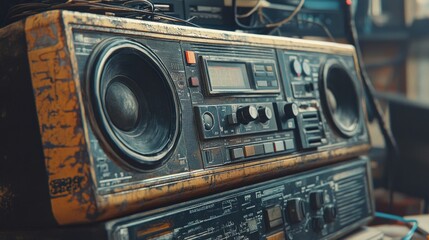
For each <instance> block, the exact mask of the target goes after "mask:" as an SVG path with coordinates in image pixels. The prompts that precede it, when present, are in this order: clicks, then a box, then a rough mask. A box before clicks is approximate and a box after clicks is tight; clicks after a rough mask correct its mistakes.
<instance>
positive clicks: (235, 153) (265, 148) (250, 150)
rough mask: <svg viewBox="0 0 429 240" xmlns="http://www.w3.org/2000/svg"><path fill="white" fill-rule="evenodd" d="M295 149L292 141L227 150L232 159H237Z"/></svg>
mask: <svg viewBox="0 0 429 240" xmlns="http://www.w3.org/2000/svg"><path fill="white" fill-rule="evenodd" d="M294 148H295V143H294V141H293V139H287V140H284V141H275V142H266V143H262V144H252V145H247V146H244V147H239V148H232V149H230V150H229V152H230V154H231V158H232V159H239V158H243V157H253V156H258V155H262V154H270V153H274V152H276V153H277V152H283V151H286V150H291V149H294Z"/></svg>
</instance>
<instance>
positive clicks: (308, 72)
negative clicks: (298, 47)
mask: <svg viewBox="0 0 429 240" xmlns="http://www.w3.org/2000/svg"><path fill="white" fill-rule="evenodd" d="M302 72H303V73H304V75H305V76H310V75H311V67H310V64H309V63H308V61H304V62H302Z"/></svg>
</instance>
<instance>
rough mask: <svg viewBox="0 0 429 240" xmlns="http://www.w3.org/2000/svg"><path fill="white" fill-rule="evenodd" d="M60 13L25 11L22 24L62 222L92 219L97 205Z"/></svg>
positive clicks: (56, 209)
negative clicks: (26, 16)
mask: <svg viewBox="0 0 429 240" xmlns="http://www.w3.org/2000/svg"><path fill="white" fill-rule="evenodd" d="M61 15H62V14H61V12H51V13H45V14H39V15H36V16H33V17H30V18H28V19H27V21H26V29H25V30H26V38H27V47H28V58H29V63H30V70H31V78H32V83H33V88H34V96H35V99H36V106H37V115H38V119H39V123H40V124H39V129H40V131H41V133H42V136H41V139H42V145H43V150H44V155H45V159H44V160H45V165H46V171H47V174H48V178H49V179H48V181H49V182H48V183H47V184H48V185H49V194H50V197H51V203H52V211H53V214H54V215H55V218H56V219H57V222H58V223H59V224H65V223H69V222H87V221H90V220H91V219H92V220H95V219H96V218H97V214H98V211H97V207H96V205H95V200H94V195H93V192H92V191H93V188H92V186H93V183H92V180H91V177H90V176H91V173H90V165H89V161H88V149H87V143H86V140H85V137H84V131H83V127H82V119H81V108H80V106H79V100H78V94H79V93H78V91H79V89H78V88H77V83H76V82H75V80H76V79H75V78H74V76H73V72H72V67H71V66H72V65H71V61H72V60H71V59H73V58H71V57H70V53H69V51H68V48H67V45H66V39H65V33H64V28H63V26H62V21H61ZM71 213H73V214H71Z"/></svg>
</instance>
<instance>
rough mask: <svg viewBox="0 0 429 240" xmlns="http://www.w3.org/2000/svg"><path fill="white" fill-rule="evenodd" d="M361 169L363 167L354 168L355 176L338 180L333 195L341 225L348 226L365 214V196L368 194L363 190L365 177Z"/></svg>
mask: <svg viewBox="0 0 429 240" xmlns="http://www.w3.org/2000/svg"><path fill="white" fill-rule="evenodd" d="M361 171H363V169H356V170H355V174H356V175H355V176H351V177H347V178H344V179H343V180H340V181H339V182H338V188H337V192H336V194H335V196H336V198H337V203H338V205H337V207H338V218H339V221H340V225H341V226H348V225H350V224H352V223H353V222H356V221H358V220H359V219H362V217H364V215H365V214H367V213H366V212H365V210H364V209H367V207H366V206H365V205H366V204H367V199H365V197H366V196H368V194H367V193H366V192H365V191H366V188H365V186H366V179H365V178H363V177H362V174H361ZM358 206H360V207H358Z"/></svg>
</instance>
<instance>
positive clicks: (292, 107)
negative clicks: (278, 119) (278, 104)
mask: <svg viewBox="0 0 429 240" xmlns="http://www.w3.org/2000/svg"><path fill="white" fill-rule="evenodd" d="M283 110H284V112H285V115H286V118H287V119H291V118H294V117H296V116H298V114H299V109H298V105H296V103H286V104H285V105H284V107H283Z"/></svg>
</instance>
